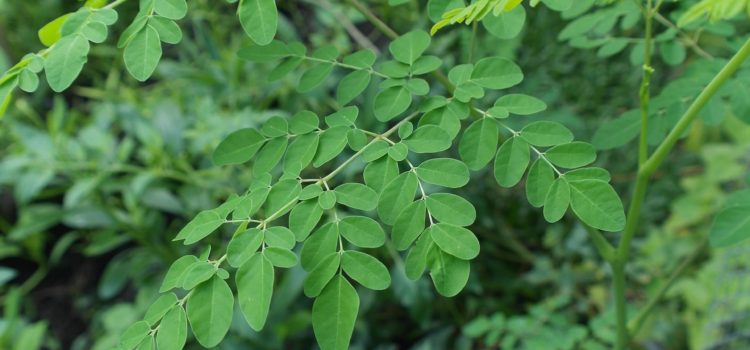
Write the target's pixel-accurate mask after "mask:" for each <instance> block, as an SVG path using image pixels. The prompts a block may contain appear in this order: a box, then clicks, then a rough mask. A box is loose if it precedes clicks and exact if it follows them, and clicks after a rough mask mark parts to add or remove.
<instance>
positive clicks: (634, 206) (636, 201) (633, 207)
mask: <svg viewBox="0 0 750 350" xmlns="http://www.w3.org/2000/svg"><path fill="white" fill-rule="evenodd" d="M659 4H661V3H659ZM658 6H659V5H657V7H658ZM641 11H642V12H643V20H644V22H645V34H644V45H645V49H644V51H643V76H642V78H641V86H640V89H639V97H640V111H641V133H640V137H639V141H638V173H639V176H638V178H637V179H636V184H635V190H634V192H633V199H632V200H631V201H630V208H629V209H628V216H627V220H626V222H625V232H628V231H630V232H635V226H637V224H638V222H639V217H640V211H641V205H642V204H643V199H644V198H645V195H646V188H647V186H648V181H647V180H648V179H647V178H646V177H644V176H640V170H641V169H642V168H643V165H644V164H645V163H646V161H647V160H648V114H649V104H650V102H651V76H652V75H653V73H654V68H653V67H651V48H652V41H653V38H652V37H653V19H654V14H655V13H656V11H657V8H656V7H654V6H653V0H646V6H645V7H642V8H641ZM627 236H628V235H627V234H623V239H622V240H620V242H619V246H618V247H617V252H616V254H615V256H614V257H613V259H611V260H610V261H609V263H610V266H611V267H612V288H613V289H614V298H615V314H616V319H617V340H616V342H615V349H618V350H624V349H626V348H628V347H629V342H630V335H629V334H628V324H627V318H628V316H627V310H626V308H625V289H626V284H627V283H626V277H625V264H627V261H628V255H629V254H630V238H632V234H631V235H630V238H629V239H626V237H627Z"/></svg>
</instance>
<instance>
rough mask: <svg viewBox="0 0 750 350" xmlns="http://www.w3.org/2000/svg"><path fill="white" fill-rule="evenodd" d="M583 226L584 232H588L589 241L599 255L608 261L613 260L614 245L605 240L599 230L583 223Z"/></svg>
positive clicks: (614, 254) (614, 253) (615, 252)
mask: <svg viewBox="0 0 750 350" xmlns="http://www.w3.org/2000/svg"><path fill="white" fill-rule="evenodd" d="M584 227H585V228H586V232H587V233H588V234H589V237H590V238H591V241H592V242H593V243H594V247H596V250H597V251H598V252H599V255H600V256H601V257H602V258H604V260H606V261H608V262H612V261H614V259H615V256H616V254H617V251H615V247H614V246H612V244H611V243H609V241H607V239H606V238H605V237H604V235H602V233H601V232H599V230H597V229H595V228H593V227H591V226H589V225H585V224H584Z"/></svg>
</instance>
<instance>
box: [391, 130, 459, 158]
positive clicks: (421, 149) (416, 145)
mask: <svg viewBox="0 0 750 350" xmlns="http://www.w3.org/2000/svg"><path fill="white" fill-rule="evenodd" d="M402 142H403V143H404V144H405V145H406V146H408V147H409V150H411V151H412V152H414V153H437V152H442V151H445V150H447V149H448V148H450V147H451V137H450V135H449V134H448V133H447V132H446V131H445V130H443V129H441V128H440V127H438V126H435V125H425V126H420V127H418V128H417V129H416V130H414V132H413V133H412V134H411V135H409V138H407V139H406V140H403V141H402Z"/></svg>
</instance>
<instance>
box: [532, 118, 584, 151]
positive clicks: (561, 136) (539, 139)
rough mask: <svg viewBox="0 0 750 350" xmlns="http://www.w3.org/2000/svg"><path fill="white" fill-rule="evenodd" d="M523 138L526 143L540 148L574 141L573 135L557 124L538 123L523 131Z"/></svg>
mask: <svg viewBox="0 0 750 350" xmlns="http://www.w3.org/2000/svg"><path fill="white" fill-rule="evenodd" d="M520 135H521V137H522V138H523V139H524V140H526V142H528V143H530V144H532V145H534V146H539V147H549V146H557V145H562V144H565V143H570V142H571V141H573V133H572V132H571V131H570V130H568V128H566V127H565V126H564V125H562V124H560V123H556V122H549V121H538V122H534V123H531V124H529V125H526V126H525V127H524V128H523V129H521V134H520Z"/></svg>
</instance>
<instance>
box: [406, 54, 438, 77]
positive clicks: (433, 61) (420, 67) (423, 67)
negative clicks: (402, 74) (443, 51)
mask: <svg viewBox="0 0 750 350" xmlns="http://www.w3.org/2000/svg"><path fill="white" fill-rule="evenodd" d="M441 65H443V60H441V59H440V58H439V57H436V56H422V57H420V58H417V60H416V61H415V62H414V64H412V66H411V73H412V74H413V75H421V74H427V73H430V72H433V71H435V70H437V69H438V68H440V66H441Z"/></svg>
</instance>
